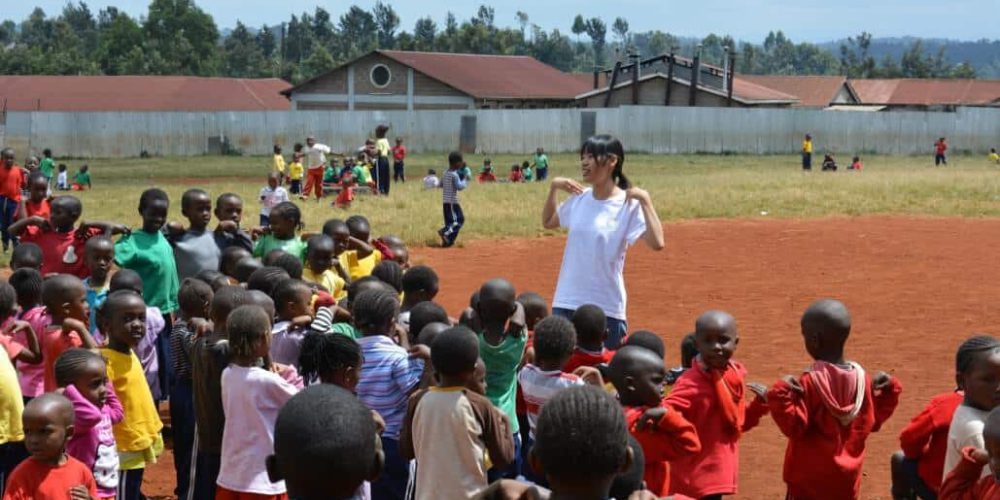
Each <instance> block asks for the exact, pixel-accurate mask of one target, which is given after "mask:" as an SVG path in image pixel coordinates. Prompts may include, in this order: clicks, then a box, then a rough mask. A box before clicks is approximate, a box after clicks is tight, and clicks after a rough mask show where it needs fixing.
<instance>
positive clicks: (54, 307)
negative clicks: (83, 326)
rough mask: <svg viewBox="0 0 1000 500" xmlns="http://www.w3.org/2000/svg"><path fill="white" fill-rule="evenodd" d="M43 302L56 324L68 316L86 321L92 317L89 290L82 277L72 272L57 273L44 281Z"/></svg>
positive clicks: (53, 322)
mask: <svg viewBox="0 0 1000 500" xmlns="http://www.w3.org/2000/svg"><path fill="white" fill-rule="evenodd" d="M42 303H43V304H45V308H46V309H48V312H49V314H50V315H52V324H54V325H58V324H62V322H63V320H65V319H67V318H72V319H75V320H79V321H82V322H84V323H86V322H87V320H88V319H89V318H90V306H88V305H87V291H86V290H85V289H84V288H83V282H82V281H80V278H77V277H76V276H73V275H71V274H57V275H55V276H52V277H51V278H48V279H46V280H45V281H44V282H42Z"/></svg>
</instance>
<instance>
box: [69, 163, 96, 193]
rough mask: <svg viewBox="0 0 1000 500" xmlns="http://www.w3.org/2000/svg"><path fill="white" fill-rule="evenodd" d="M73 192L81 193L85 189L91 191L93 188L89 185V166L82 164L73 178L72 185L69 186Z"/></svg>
mask: <svg viewBox="0 0 1000 500" xmlns="http://www.w3.org/2000/svg"><path fill="white" fill-rule="evenodd" d="M71 187H72V188H73V191H83V190H86V189H92V188H93V187H94V186H93V185H91V183H90V166H89V165H87V164H84V165H83V166H82V167H80V171H79V172H77V173H76V174H75V175H74V176H73V184H72V186H71Z"/></svg>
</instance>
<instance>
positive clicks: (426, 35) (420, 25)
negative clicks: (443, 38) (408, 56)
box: [413, 17, 437, 51]
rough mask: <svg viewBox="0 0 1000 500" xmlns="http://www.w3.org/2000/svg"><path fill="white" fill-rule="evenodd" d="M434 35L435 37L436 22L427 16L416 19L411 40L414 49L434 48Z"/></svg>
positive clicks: (428, 49)
mask: <svg viewBox="0 0 1000 500" xmlns="http://www.w3.org/2000/svg"><path fill="white" fill-rule="evenodd" d="M435 37H437V24H435V23H434V20H433V19H431V18H429V17H422V18H420V19H417V24H416V25H414V26H413V41H414V45H415V48H416V50H422V51H430V50H434V42H435Z"/></svg>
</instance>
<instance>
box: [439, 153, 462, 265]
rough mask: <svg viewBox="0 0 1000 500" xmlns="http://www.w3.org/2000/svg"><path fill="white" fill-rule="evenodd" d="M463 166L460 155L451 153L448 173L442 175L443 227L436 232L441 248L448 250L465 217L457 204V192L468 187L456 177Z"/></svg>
mask: <svg viewBox="0 0 1000 500" xmlns="http://www.w3.org/2000/svg"><path fill="white" fill-rule="evenodd" d="M463 165H465V160H463V159H462V153H459V152H457V151H453V152H452V153H451V154H449V155H448V171H447V172H445V173H444V181H443V182H442V187H443V188H444V192H443V193H442V200H443V203H444V227H443V228H441V229H440V230H438V235H439V236H440V237H441V246H442V247H444V248H448V247H450V246H452V245H454V244H455V240H456V239H458V232H459V231H461V230H462V225H463V224H465V215H464V214H463V213H462V205H460V204H459V203H458V192H459V191H461V190H463V189H465V187H466V186H467V185H468V184H467V183H466V181H465V180H463V179H462V178H461V177H459V175H458V171H459V169H461V168H462V167H463Z"/></svg>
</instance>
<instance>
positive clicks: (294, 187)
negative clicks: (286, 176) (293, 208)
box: [288, 179, 302, 194]
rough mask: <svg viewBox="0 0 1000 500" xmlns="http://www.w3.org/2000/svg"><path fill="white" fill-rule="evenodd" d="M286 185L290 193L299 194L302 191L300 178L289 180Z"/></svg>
mask: <svg viewBox="0 0 1000 500" xmlns="http://www.w3.org/2000/svg"><path fill="white" fill-rule="evenodd" d="M288 186H289V192H291V193H292V194H299V193H301V192H302V179H295V180H293V181H289V183H288Z"/></svg>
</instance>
